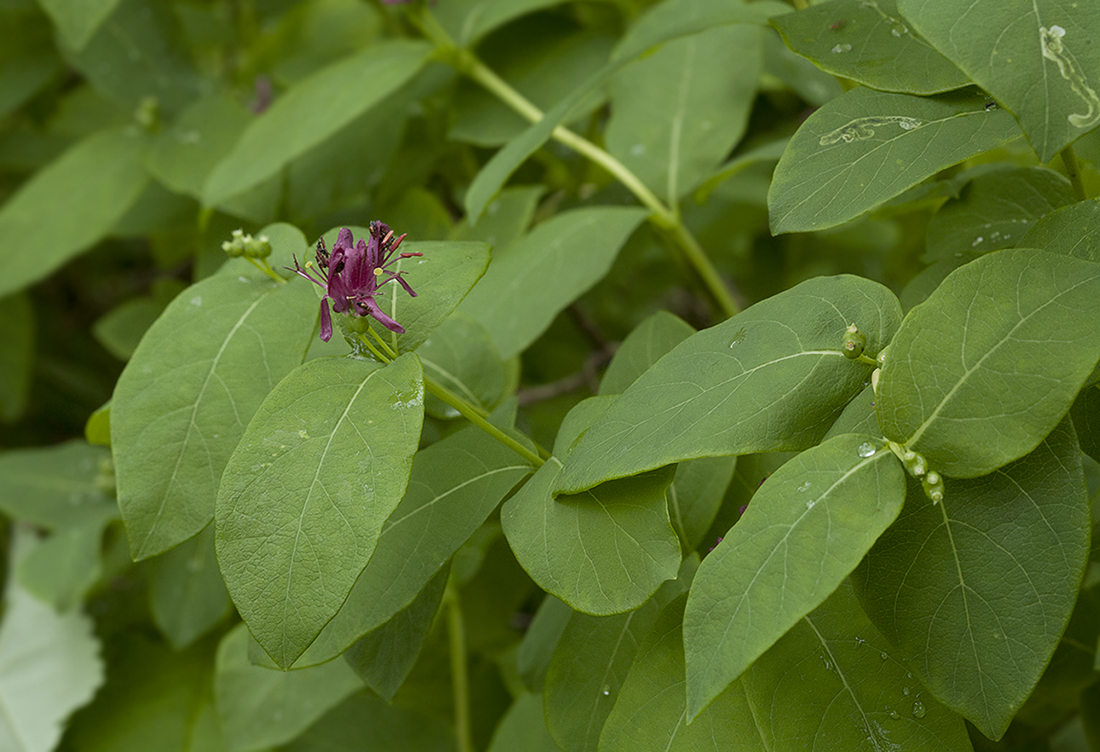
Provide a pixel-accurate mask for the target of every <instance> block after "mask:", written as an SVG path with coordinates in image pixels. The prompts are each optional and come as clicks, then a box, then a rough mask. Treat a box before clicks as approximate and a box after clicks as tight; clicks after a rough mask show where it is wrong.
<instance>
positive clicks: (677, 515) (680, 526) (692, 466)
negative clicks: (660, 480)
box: [668, 457, 737, 551]
mask: <svg viewBox="0 0 1100 752" xmlns="http://www.w3.org/2000/svg"><path fill="white" fill-rule="evenodd" d="M736 464H737V458H736V457H700V458H699V459H695V460H688V461H687V462H681V463H680V464H679V465H677V466H676V475H675V476H674V477H673V479H672V485H670V486H669V487H668V514H669V517H670V518H671V521H672V527H673V529H674V530H676V535H677V536H679V538H680V545H681V547H682V548H683V550H685V551H692V550H694V549H695V548H697V547H698V546H699V544H700V543H702V542H703V537H704V536H705V535H706V533H707V531H708V530H710V526H711V525H712V524H713V523H714V518H715V517H716V516H717V515H718V509H719V507H721V506H722V499H723V498H725V494H726V488H727V487H728V486H729V484H730V480H732V479H733V471H734V467H735V465H736Z"/></svg>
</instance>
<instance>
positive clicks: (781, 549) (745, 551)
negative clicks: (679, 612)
mask: <svg viewBox="0 0 1100 752" xmlns="http://www.w3.org/2000/svg"><path fill="white" fill-rule="evenodd" d="M904 498H905V472H904V471H903V470H902V467H901V464H900V463H899V462H898V461H897V459H896V458H895V457H894V455H893V453H891V452H889V451H888V450H885V449H881V450H879V451H877V452H876V451H875V447H874V445H872V444H871V442H870V437H867V436H861V435H859V434H846V435H843V436H837V437H836V438H834V439H830V440H829V441H827V442H825V443H824V444H821V445H819V446H816V447H814V448H813V449H810V450H807V451H805V452H803V453H802V454H800V455H798V456H797V457H795V458H794V459H792V460H791V461H790V462H788V463H787V464H785V465H783V466H782V467H781V468H779V470H777V471H776V472H775V474H774V475H772V476H771V477H770V478H769V479H768V481H767V482H766V483H765V484H764V485H763V486H762V487H761V488H760V490H759V491H758V492H757V493H756V495H755V496H754V497H753V500H752V503H751V504H749V506H748V508H747V510H746V511H745V514H744V515H743V516H742V517H741V519H740V521H739V522H738V523H737V524H736V525H734V526H733V527H732V528H731V529H730V532H729V533H728V534H727V535H726V536H725V537H724V538H723V539H722V542H721V543H719V544H718V546H717V547H715V549H714V551H712V552H711V553H710V554H709V555H708V556H707V557H706V558H705V559H704V560H703V563H702V564H701V565H700V566H699V572H698V573H697V574H696V576H695V581H694V583H693V584H692V587H691V592H690V594H689V595H688V602H687V609H686V611H685V613H684V651H685V657H686V661H687V698H688V717H689V718H694V717H695V716H697V715H698V714H699V712H700V711H701V710H702V709H703V708H705V707H706V706H707V705H708V704H709V703H710V702H711V701H712V700H713V699H714V698H715V697H717V696H718V694H719V693H720V692H721V691H722V690H723V689H725V688H726V687H727V686H728V685H729V683H730V682H732V681H733V680H734V679H736V678H737V677H738V676H740V675H741V674H742V673H743V672H744V671H745V669H747V668H748V667H749V666H750V665H752V662H753V661H755V660H756V659H757V658H758V657H759V656H760V655H761V654H762V653H764V651H765V650H767V649H768V648H769V647H771V646H772V644H773V643H775V641H776V640H778V639H779V638H780V637H782V636H783V634H784V633H785V632H786V631H787V630H788V629H790V628H791V627H792V626H794V625H795V624H796V623H797V622H798V620H799V619H801V618H802V617H803V616H805V615H806V614H807V613H809V612H810V611H812V610H813V609H815V608H817V606H818V605H820V604H821V602H822V601H824V600H825V599H826V598H827V597H828V596H829V595H830V594H831V593H832V592H833V591H834V590H835V589H836V588H837V586H838V585H839V584H840V583H841V582H842V581H843V580H844V578H845V577H847V576H848V575H849V574H850V573H851V571H852V570H853V569H855V567H856V565H857V564H859V561H860V559H862V558H863V555H864V554H865V553H866V552H867V551H868V550H869V549H870V548H871V546H872V545H873V544H874V542H875V540H876V539H877V538H878V537H879V535H881V534H882V532H883V531H884V530H886V528H887V527H889V526H890V523H891V522H893V521H894V518H895V517H897V515H898V512H900V511H901V505H902V501H903V499H904ZM794 560H797V561H794Z"/></svg>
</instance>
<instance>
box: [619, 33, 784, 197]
mask: <svg viewBox="0 0 1100 752" xmlns="http://www.w3.org/2000/svg"><path fill="white" fill-rule="evenodd" d="M763 37H764V31H763V29H761V28H759V27H756V26H749V25H745V24H739V25H735V26H721V27H718V28H715V29H711V30H709V31H705V32H702V33H699V34H694V35H692V36H689V37H685V38H683V39H677V40H674V41H671V42H668V43H666V44H664V45H663V46H661V47H659V48H658V49H657V50H656V51H654V52H653V53H652V54H650V55H647V56H646V57H644V58H642V59H641V60H638V61H637V62H635V63H632V64H631V65H629V66H627V67H626V68H625V69H623V70H622V71H621V72H619V73H618V74H616V75H615V77H614V78H613V79H612V80H611V95H610V96H611V118H610V120H608V123H607V131H606V134H605V138H606V140H607V150H608V151H609V152H610V153H611V155H612V156H614V157H615V158H616V159H618V160H619V161H620V162H622V163H623V164H624V165H625V166H626V167H627V169H629V170H631V171H632V172H633V173H634V174H635V175H637V176H638V178H639V179H641V181H642V182H643V183H644V184H646V185H647V186H650V187H651V188H652V189H653V191H654V192H655V193H656V194H657V196H658V198H660V199H662V200H664V201H666V202H671V203H675V202H677V201H679V200H680V199H681V198H683V197H684V196H685V195H687V194H688V193H690V192H691V191H692V190H694V189H695V187H696V186H698V185H699V183H701V182H702V181H703V180H704V179H705V178H706V177H707V176H708V175H710V174H711V173H712V172H713V171H714V170H715V169H716V168H717V167H718V165H720V164H721V163H722V161H723V160H724V159H725V158H726V156H727V155H728V154H729V153H730V150H732V149H733V147H734V145H735V144H736V143H737V142H738V141H740V140H741V137H742V136H743V135H744V133H745V128H746V126H747V125H748V118H749V112H750V110H751V108H752V104H753V101H754V100H755V98H756V83H757V79H758V78H759V77H760V72H761V70H762V68H763V66H764V51H763ZM654 91H666V92H669V93H670V96H661V97H655V96H653V92H654Z"/></svg>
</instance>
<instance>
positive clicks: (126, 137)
mask: <svg viewBox="0 0 1100 752" xmlns="http://www.w3.org/2000/svg"><path fill="white" fill-rule="evenodd" d="M143 144H144V142H143V140H142V139H141V138H139V137H137V136H134V135H133V134H130V133H127V132H125V131H122V130H105V131H99V132H98V133H94V134H92V135H91V136H88V137H87V138H85V139H84V140H83V141H80V142H78V143H77V144H76V145H75V146H73V147H72V148H70V149H69V150H68V151H66V152H65V153H64V154H62V155H61V156H60V157H58V158H57V159H56V160H55V161H53V162H51V163H50V164H49V165H48V166H46V167H45V168H43V169H41V170H39V171H38V172H37V173H35V175H34V177H32V178H31V179H30V180H28V181H27V182H26V183H24V184H23V185H22V186H20V188H19V190H18V191H17V192H16V193H15V195H13V196H12V197H11V198H10V199H8V200H7V201H6V202H5V203H4V205H3V207H2V208H0V298H2V297H4V296H5V295H8V294H9V293H12V292H15V291H16V290H20V289H22V288H24V287H26V286H27V285H29V284H31V283H32V282H37V281H38V280H40V279H42V278H44V277H46V276H47V275H49V274H50V273H51V272H53V271H54V270H55V269H57V268H58V267H59V266H61V265H62V264H64V263H65V262H66V261H68V260H69V259H71V258H72V257H73V256H76V255H77V254H78V253H81V252H82V251H85V250H87V249H88V248H89V247H90V246H92V245H93V244H95V243H96V242H98V241H99V240H100V239H102V238H103V236H104V235H106V234H107V232H108V231H109V230H110V229H111V227H112V226H114V224H115V222H117V221H118V219H119V218H120V217H122V215H123V214H125V213H126V211H127V210H128V209H129V208H130V207H131V206H132V205H133V203H134V202H135V201H136V200H137V198H138V196H140V195H141V192H142V191H143V190H145V186H146V184H147V183H148V181H149V178H148V176H147V175H146V174H145V168H144V167H142V164H141V152H142V149H143V148H144V146H143ZM43 232H45V233H46V238H47V241H48V242H37V243H36V242H33V239H34V238H37V237H41V236H42V233H43Z"/></svg>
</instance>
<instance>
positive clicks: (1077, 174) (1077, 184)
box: [1061, 144, 1089, 201]
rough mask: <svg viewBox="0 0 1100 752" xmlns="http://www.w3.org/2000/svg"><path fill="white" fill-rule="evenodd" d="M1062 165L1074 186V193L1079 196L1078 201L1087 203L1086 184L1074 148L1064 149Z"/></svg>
mask: <svg viewBox="0 0 1100 752" xmlns="http://www.w3.org/2000/svg"><path fill="white" fill-rule="evenodd" d="M1061 155H1062V164H1063V165H1065V168H1066V176H1067V177H1068V178H1069V182H1070V183H1072V184H1073V192H1074V193H1075V194H1076V195H1077V200H1078V201H1087V200H1088V198H1089V196H1088V193H1086V192H1085V183H1084V182H1083V181H1082V180H1081V170H1080V169H1079V168H1078V166H1077V155H1076V154H1074V153H1073V146H1072V144H1071V145H1070V146H1067V147H1066V148H1064V149H1062V151H1061Z"/></svg>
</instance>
